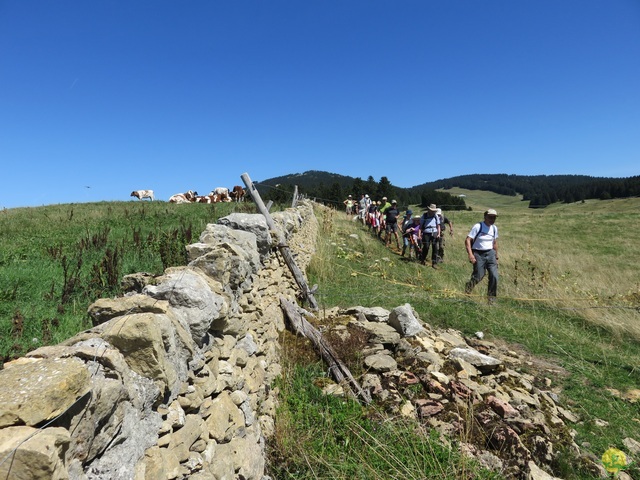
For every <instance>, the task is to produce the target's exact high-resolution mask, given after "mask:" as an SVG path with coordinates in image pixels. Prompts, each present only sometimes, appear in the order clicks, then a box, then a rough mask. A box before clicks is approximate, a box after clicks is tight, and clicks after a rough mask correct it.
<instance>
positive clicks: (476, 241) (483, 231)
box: [465, 208, 498, 304]
mask: <svg viewBox="0 0 640 480" xmlns="http://www.w3.org/2000/svg"><path fill="white" fill-rule="evenodd" d="M497 217H498V213H497V212H496V211H495V210H494V209H493V208H490V209H489V210H487V211H486V212H484V221H482V222H480V223H476V224H475V225H474V226H473V228H471V231H470V232H469V235H467V238H466V239H465V246H466V248H467V254H468V255H469V262H471V263H472V264H473V273H472V274H471V278H470V279H469V281H468V282H467V284H466V286H465V293H467V294H469V293H471V292H472V291H473V288H474V287H475V286H476V284H478V283H479V282H480V281H481V280H482V279H483V278H484V275H485V272H489V288H488V290H487V295H488V300H489V303H490V304H491V303H493V302H495V300H496V295H497V294H498V227H496V226H495V225H494V224H495V222H496V218H497Z"/></svg>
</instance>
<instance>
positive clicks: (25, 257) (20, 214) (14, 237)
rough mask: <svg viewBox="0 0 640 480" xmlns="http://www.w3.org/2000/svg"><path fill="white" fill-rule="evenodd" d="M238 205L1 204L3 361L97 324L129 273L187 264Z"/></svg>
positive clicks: (0, 338)
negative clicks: (189, 250)
mask: <svg viewBox="0 0 640 480" xmlns="http://www.w3.org/2000/svg"><path fill="white" fill-rule="evenodd" d="M235 208H245V207H241V206H236V205H235V204H216V205H205V204H188V205H174V204H169V203H166V202H152V203H151V202H134V201H131V202H100V203H81V204H63V205H50V206H44V207H37V208H15V209H5V210H2V211H0V360H2V361H6V360H7V359H10V358H14V357H16V356H20V355H23V354H24V353H26V352H27V351H28V350H30V349H33V348H36V347H39V346H41V345H47V344H55V343H59V342H60V341H62V340H65V339H67V338H69V337H70V336H73V335H75V334H76V333H78V332H80V331H82V330H84V329H86V328H89V327H90V326H91V324H90V322H89V319H88V316H87V307H88V306H89V304H90V303H91V302H93V301H94V300H96V299H97V298H100V297H102V296H112V295H117V294H119V293H121V292H120V280H121V279H122V276H124V275H126V274H130V273H135V272H142V271H145V272H149V273H152V274H161V273H162V272H163V270H164V269H165V268H166V267H168V266H175V265H184V264H186V261H187V257H186V251H185V248H184V247H185V245H186V244H188V243H192V242H195V241H197V239H198V237H199V236H200V233H201V232H202V231H203V230H204V228H205V227H206V224H207V223H210V222H214V221H215V220H217V218H218V217H220V216H223V215H226V214H228V213H229V212H230V211H231V210H232V209H235Z"/></svg>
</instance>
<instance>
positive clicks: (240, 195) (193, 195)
mask: <svg viewBox="0 0 640 480" xmlns="http://www.w3.org/2000/svg"><path fill="white" fill-rule="evenodd" d="M245 193H246V190H245V189H244V188H242V187H241V186H240V185H236V186H235V187H233V188H232V189H231V190H229V189H228V188H226V187H218V188H215V189H213V190H211V191H210V192H209V194H208V195H198V192H194V191H193V190H189V191H188V192H185V193H176V194H175V195H171V197H170V198H169V203H218V202H233V201H236V202H243V201H244V196H245ZM131 196H132V197H136V198H138V199H140V200H142V199H143V198H148V199H149V200H151V201H153V200H154V197H153V190H134V191H133V192H131Z"/></svg>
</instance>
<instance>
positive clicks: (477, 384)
mask: <svg viewBox="0 0 640 480" xmlns="http://www.w3.org/2000/svg"><path fill="white" fill-rule="evenodd" d="M322 323H323V324H327V325H333V327H331V328H329V329H325V334H326V335H328V336H329V337H331V338H332V339H334V340H333V341H334V342H338V343H339V342H351V343H353V342H358V341H359V342H361V345H358V346H357V347H356V348H355V349H356V350H357V351H361V352H362V369H363V370H364V371H365V372H366V373H364V375H363V377H362V387H363V388H365V389H368V390H369V391H370V393H371V395H372V397H373V399H374V400H375V401H376V402H378V403H379V404H381V405H382V406H383V407H384V409H385V410H386V411H387V412H388V413H390V414H393V415H398V416H404V417H409V418H411V419H414V420H416V421H418V422H420V423H422V424H424V425H427V426H430V427H432V428H434V429H436V430H437V431H438V432H439V433H440V435H441V439H442V441H444V442H446V443H448V444H450V445H452V446H456V447H457V448H460V449H461V451H462V452H464V453H465V454H466V455H468V456H470V457H473V458H475V459H476V460H477V461H478V462H479V463H480V464H482V465H483V466H485V467H486V468H489V469H491V470H494V471H497V472H499V473H500V474H502V475H504V476H505V477H506V478H528V479H548V478H555V477H553V476H552V474H553V470H554V467H556V466H557V465H556V463H557V460H558V459H557V454H558V450H559V449H563V450H565V451H569V452H570V454H572V455H575V456H576V457H577V456H579V454H580V448H579V447H578V445H576V444H575V442H574V441H573V433H574V432H573V431H572V427H571V425H572V424H573V423H575V422H577V421H579V417H578V415H576V414H575V413H574V412H571V411H570V409H569V408H568V407H567V406H566V405H562V403H561V401H560V397H559V395H558V392H557V391H556V390H554V388H553V381H552V380H551V379H552V378H556V377H557V376H558V375H560V374H562V369H561V368H559V367H558V368H552V367H549V366H545V370H541V371H536V369H535V368H534V366H533V365H531V364H528V362H527V361H525V360H523V358H522V356H521V355H520V354H519V353H517V352H515V351H513V350H509V349H508V347H506V346H502V345H498V344H496V343H492V342H490V341H487V340H484V339H482V338H481V337H483V335H482V334H481V333H480V332H478V333H477V334H476V336H474V337H465V336H464V335H462V334H461V333H460V332H458V331H455V330H451V329H448V330H438V329H435V328H433V327H431V326H430V325H428V324H425V323H422V322H421V321H420V320H419V318H418V315H417V314H416V312H415V311H413V309H412V308H411V306H410V305H408V304H405V305H402V306H399V307H397V308H395V309H393V310H392V311H390V312H389V311H384V310H383V309H381V308H379V307H377V308H364V307H352V308H346V309H339V308H335V309H333V310H331V311H328V312H327V313H326V318H324V319H323V320H322ZM345 326H346V328H345ZM363 331H364V332H365V334H364V335H363V333H362V332H363ZM351 348H354V346H353V345H351ZM326 391H327V392H334V391H336V388H335V385H328V386H327V387H326ZM591 469H592V470H593V472H594V474H596V475H603V474H606V472H604V469H603V468H602V467H601V465H599V464H598V462H597V460H594V461H591ZM605 477H606V475H604V476H603V478H605Z"/></svg>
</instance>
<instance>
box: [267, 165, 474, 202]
mask: <svg viewBox="0 0 640 480" xmlns="http://www.w3.org/2000/svg"><path fill="white" fill-rule="evenodd" d="M314 173H318V172H314ZM349 178H350V177H341V178H340V179H339V180H336V179H332V178H330V177H329V179H330V180H333V181H330V182H329V183H325V182H324V181H323V180H322V179H318V178H316V182H315V183H308V182H306V181H304V180H302V179H301V178H300V177H297V178H296V184H295V185H297V186H298V193H299V194H301V195H303V196H305V197H306V198H311V199H314V200H316V201H318V202H321V203H325V204H327V205H332V206H335V207H338V208H342V207H343V202H344V200H345V199H346V198H347V196H348V195H351V196H352V197H353V199H354V200H355V201H358V200H359V199H360V198H361V197H362V195H365V194H366V195H369V197H370V198H371V199H372V200H373V201H377V200H382V198H383V197H387V199H388V200H389V201H391V200H396V201H397V202H398V205H399V206H400V207H401V208H404V207H407V206H409V205H420V206H422V207H423V208H426V207H427V206H428V205H430V204H432V203H435V204H436V205H438V206H442V207H443V208H444V209H446V210H467V209H468V207H467V205H466V204H465V201H464V198H462V197H458V196H457V195H451V194H450V193H447V192H441V191H436V190H435V189H433V188H422V189H409V188H401V187H396V186H394V185H392V184H391V182H390V181H389V179H388V177H384V176H383V177H381V178H380V180H378V181H376V180H375V179H374V178H373V177H372V176H369V177H368V178H367V179H366V180H363V179H362V178H359V177H358V178H353V179H350V181H349ZM282 180H284V178H283V179H282ZM287 180H289V179H287ZM284 181H285V183H276V184H273V182H272V181H268V182H259V183H258V185H257V188H258V191H259V192H260V196H261V197H262V198H263V199H264V200H265V201H269V200H271V201H273V202H274V203H281V204H286V203H290V202H291V199H292V194H293V192H294V189H295V185H293V184H291V183H287V182H286V180H284Z"/></svg>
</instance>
